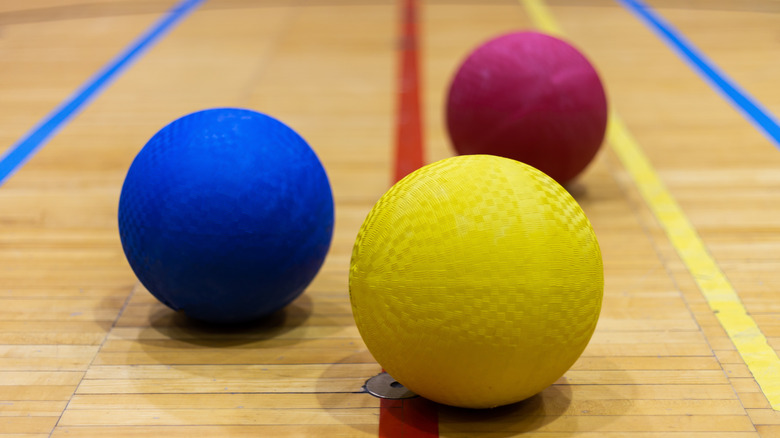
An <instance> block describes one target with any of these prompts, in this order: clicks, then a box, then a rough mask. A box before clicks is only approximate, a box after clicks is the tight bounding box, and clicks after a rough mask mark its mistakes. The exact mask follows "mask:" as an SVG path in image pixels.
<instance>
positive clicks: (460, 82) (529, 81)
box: [446, 32, 607, 184]
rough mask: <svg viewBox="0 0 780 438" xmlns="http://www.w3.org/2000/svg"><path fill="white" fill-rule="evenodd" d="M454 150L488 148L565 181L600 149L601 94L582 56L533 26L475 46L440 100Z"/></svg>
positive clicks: (470, 151)
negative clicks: (444, 97)
mask: <svg viewBox="0 0 780 438" xmlns="http://www.w3.org/2000/svg"><path fill="white" fill-rule="evenodd" d="M446 118H447V130H448V132H449V135H450V139H451V141H452V145H453V147H454V149H455V150H456V151H457V152H458V153H459V154H491V155H499V156H503V157H508V158H512V159H515V160H518V161H522V162H524V163H527V164H530V165H531V166H534V167H536V168H537V169H539V170H541V171H543V172H544V173H546V174H548V175H550V176H551V177H553V178H554V179H555V180H556V181H558V182H559V183H561V184H567V183H569V182H570V181H572V180H573V179H574V178H575V177H576V176H577V175H579V174H580V173H581V172H582V171H583V170H584V169H585V168H586V167H587V165H588V164H589V163H590V162H591V161H592V160H593V158H594V156H595V155H596V153H597V152H598V150H599V149H600V147H601V143H602V141H603V140H604V133H605V131H606V126H607V99H606V95H605V93H604V88H603V86H602V83H601V80H600V79H599V76H598V74H597V72H596V70H595V69H594V68H593V66H592V65H591V64H590V62H589V61H588V60H587V59H586V58H585V56H584V55H583V54H582V53H581V52H579V51H578V50H577V49H576V48H574V47H573V46H572V45H570V44H569V43H567V42H565V41H563V40H561V39H558V38H555V37H553V36H549V35H545V34H542V33H538V32H514V33H510V34H506V35H501V36H499V37H496V38H494V39H491V40H489V41H487V42H485V43H484V44H482V45H481V46H479V47H477V48H476V49H475V50H473V51H472V52H471V53H470V54H469V55H468V57H467V58H466V59H465V60H464V61H463V63H462V64H461V65H460V67H459V68H458V70H457V72H456V74H455V75H454V77H453V79H452V82H451V84H450V88H449V92H448V96H447V102H446Z"/></svg>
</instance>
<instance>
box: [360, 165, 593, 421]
mask: <svg viewBox="0 0 780 438" xmlns="http://www.w3.org/2000/svg"><path fill="white" fill-rule="evenodd" d="M603 287H604V280H603V268H602V261H601V252H600V249H599V246H598V242H597V240H596V236H595V234H594V232H593V229H592V228H591V225H590V223H589V222H588V219H587V218H586V217H585V214H584V213H583V212H582V210H581V209H580V207H579V205H578V204H577V202H576V201H575V200H574V199H573V198H572V197H571V196H570V195H569V193H568V192H566V190H564V189H563V188H562V187H561V186H560V185H559V184H557V183H556V182H555V181H553V180H552V179H551V178H549V177H548V176H547V175H545V174H543V173H542V172H540V171H538V170H536V169H534V168H532V167H530V166H528V165H525V164H523V163H520V162H517V161H514V160H510V159H506V158H501V157H496V156H486V155H464V156H458V157H453V158H448V159H445V160H442V161H438V162H436V163H433V164H430V165H428V166H425V167H423V168H421V169H418V170H417V171H415V172H413V173H412V174H410V175H408V176H407V177H406V178H404V179H402V180H401V181H400V182H398V183H397V184H396V185H394V186H393V187H392V188H391V189H390V190H389V191H388V192H387V193H386V194H385V195H384V196H382V198H381V199H380V200H379V201H378V202H377V203H376V205H375V206H374V208H373V209H372V210H371V212H370V213H369V215H368V217H367V218H366V220H365V222H364V223H363V225H362V227H361V229H360V232H359V234H358V236H357V239H356V241H355V246H354V248H353V253H352V262H351V268H350V276H349V288H350V299H351V302H352V310H353V314H354V317H355V321H356V323H357V326H358V329H359V330H360V334H361V336H362V337H363V340H364V341H365V343H366V345H367V346H368V349H369V350H370V352H371V353H372V355H373V356H374V358H375V359H376V360H377V362H379V364H380V365H381V366H382V367H383V368H384V369H385V370H386V371H387V372H388V373H389V374H390V375H391V376H393V377H394V378H395V379H396V380H398V381H399V382H400V383H402V384H403V385H405V386H406V387H407V388H409V389H410V390H412V391H414V392H415V393H417V394H419V395H421V396H423V397H426V398H429V399H431V400H433V401H436V402H439V403H444V404H448V405H453V406H459V407H467V408H487V407H495V406H500V405H505V404H509V403H514V402H517V401H520V400H523V399H525V398H528V397H530V396H532V395H534V394H536V393H538V392H540V391H541V390H543V389H544V388H545V387H547V386H549V385H550V384H552V383H553V382H555V381H556V380H557V379H558V378H560V377H561V376H562V375H563V374H564V373H565V372H566V371H567V370H568V369H569V367H571V365H572V364H573V363H574V362H575V361H576V360H577V358H578V357H579V356H580V354H581V353H582V351H583V350H584V349H585V347H586V345H587V344H588V342H589V340H590V338H591V335H592V334H593V331H594V329H595V327H596V323H597V321H598V316H599V312H600V309H601V300H602V295H603Z"/></svg>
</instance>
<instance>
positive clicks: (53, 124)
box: [0, 0, 205, 185]
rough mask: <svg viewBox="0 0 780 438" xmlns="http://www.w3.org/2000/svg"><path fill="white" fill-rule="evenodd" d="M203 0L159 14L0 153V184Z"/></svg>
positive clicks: (189, 0)
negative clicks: (56, 105) (103, 64)
mask: <svg viewBox="0 0 780 438" xmlns="http://www.w3.org/2000/svg"><path fill="white" fill-rule="evenodd" d="M204 1H205V0H182V1H181V2H179V3H178V4H177V5H175V6H174V7H173V8H171V9H170V10H169V11H168V12H167V13H166V14H165V15H164V16H163V17H162V18H160V19H159V20H158V21H157V22H156V23H155V24H154V25H152V26H151V27H150V28H149V29H147V30H146V32H144V33H143V34H142V35H141V36H140V37H138V38H137V39H136V40H135V41H134V42H132V43H131V44H130V45H129V46H127V48H125V50H124V51H123V52H121V53H120V54H119V55H117V56H116V57H115V58H114V59H113V60H111V61H110V62H109V63H108V64H106V65H105V66H104V67H103V68H102V69H101V70H99V71H98V72H97V73H96V74H95V75H94V76H92V77H91V78H90V79H89V80H88V81H87V82H85V83H84V84H83V85H82V86H81V88H79V89H78V90H77V91H76V92H74V93H73V94H72V95H70V97H68V98H67V99H66V100H65V101H64V102H63V103H61V104H60V105H59V106H58V107H57V108H55V109H54V110H53V111H52V112H50V113H49V114H48V115H47V116H46V117H45V118H44V119H43V120H41V121H40V122H38V124H37V125H36V126H35V127H34V128H33V129H31V130H30V131H29V132H27V133H26V134H25V135H24V136H23V137H22V138H21V139H19V141H17V142H16V143H14V144H13V145H12V146H11V147H10V148H9V149H8V151H6V153H5V154H4V155H3V156H2V157H0V185H2V184H3V183H4V182H5V181H6V180H7V179H8V178H9V177H10V176H11V175H13V173H14V172H16V171H17V170H18V169H19V168H20V167H21V166H22V165H23V164H24V163H25V162H26V161H27V160H28V159H29V158H30V157H31V156H32V155H33V154H34V153H35V152H36V151H37V150H38V149H40V147H41V146H43V145H44V144H45V143H46V142H47V141H48V140H49V139H50V138H51V137H52V136H53V135H54V134H56V133H57V132H58V131H59V130H60V129H62V127H63V126H64V125H65V123H66V122H67V121H68V120H70V119H71V118H73V117H74V116H75V115H76V114H78V112H79V111H80V110H81V108H82V107H83V106H84V105H85V104H86V103H88V102H89V101H90V100H92V99H93V98H94V97H96V95H97V94H98V93H99V92H100V91H101V90H102V89H103V88H105V87H106V86H108V84H110V83H111V81H113V80H114V79H115V77H116V76H117V75H118V73H120V72H121V71H122V70H124V69H126V68H127V67H129V66H130V64H131V63H132V61H134V60H135V59H136V58H137V57H138V56H139V55H141V54H142V53H143V52H144V51H145V50H147V49H149V48H150V47H151V46H152V44H153V43H154V42H155V41H157V40H159V39H160V38H161V37H162V36H164V35H165V33H166V32H168V31H169V30H171V29H172V28H173V26H174V25H175V24H176V23H178V22H179V21H181V20H182V19H184V18H185V17H186V16H187V15H188V14H189V13H190V12H192V11H194V10H195V8H196V7H197V6H198V5H200V4H201V3H203V2H204Z"/></svg>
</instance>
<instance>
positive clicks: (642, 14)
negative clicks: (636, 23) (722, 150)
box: [617, 0, 780, 148]
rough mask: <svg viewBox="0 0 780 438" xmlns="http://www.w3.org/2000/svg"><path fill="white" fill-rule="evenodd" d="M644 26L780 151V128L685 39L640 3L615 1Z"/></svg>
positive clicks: (629, 0) (632, 0)
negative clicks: (664, 42) (661, 39)
mask: <svg viewBox="0 0 780 438" xmlns="http://www.w3.org/2000/svg"><path fill="white" fill-rule="evenodd" d="M617 1H618V2H619V3H622V4H623V6H624V7H626V8H627V9H628V10H630V11H631V12H633V13H634V15H636V16H637V17H638V18H639V19H641V20H642V21H644V22H645V24H647V25H648V26H649V27H650V28H651V29H652V30H653V31H654V32H655V33H656V34H658V35H660V36H661V37H662V38H663V39H664V40H665V41H666V43H667V44H669V45H670V46H671V47H672V48H674V49H675V50H676V51H677V53H678V54H679V55H680V56H681V57H682V58H683V59H684V60H686V61H687V62H688V63H689V64H690V65H691V66H692V67H693V68H694V69H695V70H697V71H698V72H699V74H700V75H702V76H703V77H704V78H705V79H706V80H707V81H708V82H709V83H710V84H711V85H712V86H713V87H714V88H715V89H716V90H718V91H720V92H721V94H722V95H723V96H725V97H726V99H728V100H730V101H731V103H732V104H733V105H734V106H736V108H737V109H738V110H739V111H740V112H741V113H742V114H743V115H744V116H745V118H747V119H748V120H749V121H750V122H752V123H753V125H754V126H756V127H757V128H758V129H759V130H760V131H762V132H763V133H764V135H766V136H767V137H768V138H769V140H771V141H772V142H773V143H774V144H775V146H776V147H778V148H780V124H779V123H778V121H777V119H775V118H774V117H773V116H772V114H771V113H770V112H769V111H767V110H766V109H764V108H762V107H761V105H760V104H759V103H758V102H757V101H756V100H755V99H753V98H752V97H751V96H750V95H749V94H748V93H747V92H745V91H743V90H742V89H740V87H739V86H738V85H737V84H736V83H735V82H734V81H733V80H731V79H730V78H729V77H728V76H726V75H725V74H724V73H722V72H721V71H719V69H718V67H717V66H716V65H715V64H714V63H713V62H712V61H710V60H708V59H707V57H706V56H704V55H703V54H702V53H701V52H700V51H699V50H698V49H697V48H696V47H695V46H694V45H693V44H691V43H690V42H689V41H687V40H686V39H685V37H683V36H682V35H681V34H680V33H679V32H678V31H676V30H675V29H674V28H673V27H672V26H671V25H670V24H669V23H666V22H665V21H664V20H663V19H662V18H661V17H660V16H659V15H658V14H657V13H655V12H654V11H652V10H651V9H650V7H649V6H647V5H646V4H644V3H643V2H642V1H640V0H617Z"/></svg>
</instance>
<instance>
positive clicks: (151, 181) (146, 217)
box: [119, 108, 334, 323]
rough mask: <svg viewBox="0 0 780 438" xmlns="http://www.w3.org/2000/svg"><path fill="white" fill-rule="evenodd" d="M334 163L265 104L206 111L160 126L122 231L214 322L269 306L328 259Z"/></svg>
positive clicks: (134, 181) (155, 290) (131, 258)
mask: <svg viewBox="0 0 780 438" xmlns="http://www.w3.org/2000/svg"><path fill="white" fill-rule="evenodd" d="M333 221H334V219H333V195H332V193H331V188H330V183H329V182H328V177H327V175H326V173H325V169H324V168H323V166H322V164H321V163H320V161H319V159H318V158H317V156H316V154H315V153H314V151H313V150H312V149H311V148H310V147H309V145H308V144H307V143H306V141H305V140H303V138H301V137H300V136H299V135H298V134H297V133H296V132H295V131H293V130H292V129H290V128H289V127H287V126H286V125H285V124H283V123H281V122H280V121H278V120H276V119H274V118H272V117H269V116H267V115H264V114H260V113H257V112H254V111H250V110H246V109H237V108H219V109H209V110H204V111H199V112H196V113H193V114H190V115H187V116H184V117H182V118H180V119H178V120H175V121H173V122H172V123H170V124H169V125H167V126H165V127H164V128H163V129H161V130H160V131H159V132H157V134H155V135H154V136H153V137H152V138H151V140H149V142H148V143H147V144H146V145H145V146H144V147H143V149H142V150H141V151H140V152H139V153H138V155H137V156H136V157H135V160H134V161H133V163H132V165H131V166H130V169H129V170H128V172H127V177H126V178H125V182H124V185H123V187H122V192H121V195H120V199H119V234H120V237H121V241H122V247H123V249H124V252H125V255H126V257H127V260H128V262H129V263H130V266H131V267H132V269H133V271H134V272H135V274H136V276H137V277H138V279H139V280H140V281H141V283H142V284H143V285H144V286H145V287H146V288H147V289H148V290H149V291H150V292H151V293H152V294H153V295H154V296H155V297H157V299H159V300H160V301H161V302H163V303H164V304H166V305H167V306H168V307H170V308H172V309H174V310H181V311H183V312H184V313H185V314H186V315H188V316H190V317H192V318H195V319H200V320H204V321H207V322H214V323H241V322H248V321H252V320H255V319H259V318H262V317H263V316H266V315H269V314H271V313H273V312H275V311H277V310H279V309H281V308H283V307H284V306H286V305H287V304H288V303H290V302H291V301H292V300H294V299H295V298H296V297H298V296H299V295H300V294H301V293H302V292H303V291H304V289H305V288H306V287H307V286H308V285H309V283H310V282H311V281H312V279H313V278H314V276H315V275H316V274H317V272H318V271H319V269H320V267H321V266H322V263H323V261H324V260H325V256H326V254H327V252H328V249H329V247H330V242H331V237H332V234H333Z"/></svg>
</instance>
